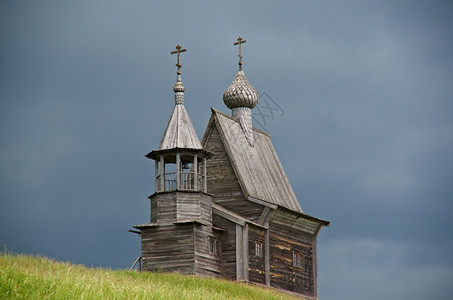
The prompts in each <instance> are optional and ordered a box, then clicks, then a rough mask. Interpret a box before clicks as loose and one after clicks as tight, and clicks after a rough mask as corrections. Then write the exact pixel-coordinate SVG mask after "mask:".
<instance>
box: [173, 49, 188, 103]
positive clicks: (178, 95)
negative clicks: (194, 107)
mask: <svg viewBox="0 0 453 300" xmlns="http://www.w3.org/2000/svg"><path fill="white" fill-rule="evenodd" d="M181 48H182V47H181V45H179V44H178V45H176V50H175V51H171V52H170V53H171V54H177V61H176V67H178V70H177V71H176V74H177V78H176V83H175V86H174V87H173V91H174V92H175V103H176V104H184V91H185V89H186V88H185V87H184V85H183V84H182V80H181V57H180V55H181V53H183V52H186V51H187V49H181Z"/></svg>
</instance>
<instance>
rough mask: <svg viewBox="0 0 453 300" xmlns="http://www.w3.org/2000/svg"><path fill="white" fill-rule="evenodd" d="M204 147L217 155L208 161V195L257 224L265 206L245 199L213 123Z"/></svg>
mask: <svg viewBox="0 0 453 300" xmlns="http://www.w3.org/2000/svg"><path fill="white" fill-rule="evenodd" d="M204 147H205V149H206V150H208V151H211V152H213V153H214V154H215V155H214V156H213V157H211V158H210V159H209V160H207V178H208V181H207V185H208V193H210V194H213V195H214V198H213V201H214V202H215V203H217V204H219V205H221V206H223V207H225V208H226V209H229V210H231V211H234V212H235V213H237V214H238V215H240V216H242V217H244V218H247V219H249V220H251V221H254V222H256V221H257V220H258V218H259V217H260V215H261V213H262V211H263V206H261V205H258V204H255V203H253V202H250V201H248V200H246V199H245V196H244V194H243V192H242V189H241V186H240V184H239V181H238V179H237V177H236V174H235V173H234V169H233V167H232V165H231V162H230V159H229V158H228V155H227V152H226V150H225V147H224V145H223V142H222V140H221V138H220V133H219V131H218V130H217V128H216V126H215V120H214V121H213V122H212V124H211V127H210V129H209V132H208V135H207V136H206V139H205V144H204Z"/></svg>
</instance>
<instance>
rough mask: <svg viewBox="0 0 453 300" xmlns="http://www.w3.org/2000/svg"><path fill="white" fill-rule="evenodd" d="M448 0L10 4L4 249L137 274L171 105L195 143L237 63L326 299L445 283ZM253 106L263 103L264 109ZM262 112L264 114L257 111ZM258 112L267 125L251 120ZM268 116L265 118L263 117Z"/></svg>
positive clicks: (1, 82)
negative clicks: (311, 231) (155, 158)
mask: <svg viewBox="0 0 453 300" xmlns="http://www.w3.org/2000/svg"><path fill="white" fill-rule="evenodd" d="M452 28H453V2H452V1H341V2H340V1H289V2H283V3H282V2H278V3H277V2H269V3H266V2H262V1H249V2H243V1H228V2H225V3H222V4H219V3H215V2H213V1H191V2H190V3H189V1H186V2H185V1H167V2H163V1H162V2H157V1H56V0H55V1H17V0H15V1H2V3H1V4H0V34H1V45H0V100H1V101H0V114H1V115H0V136H1V140H0V191H1V197H0V243H1V244H5V245H6V247H7V248H8V249H11V250H13V251H16V252H26V253H34V254H42V255H46V256H50V257H55V258H57V259H61V260H70V261H72V262H75V263H80V264H86V265H88V266H104V267H112V268H126V267H129V266H130V265H131V264H132V263H133V261H134V260H135V258H136V257H137V256H138V255H139V254H140V247H139V239H138V237H136V236H134V235H133V234H131V233H128V232H127V230H128V229H130V228H131V226H132V225H135V224H141V223H145V222H147V221H148V220H149V209H150V208H149V202H148V199H147V196H148V195H150V194H151V193H152V192H153V190H154V186H153V174H154V165H153V163H152V162H151V161H148V160H147V159H146V158H145V157H144V155H145V154H146V153H148V152H149V151H150V150H151V149H154V148H157V147H158V145H159V142H160V139H161V137H162V135H163V132H164V130H165V126H166V125H167V122H168V119H169V117H170V114H171V110H172V107H173V105H174V100H173V91H172V87H173V84H174V82H175V79H176V75H175V71H176V68H175V66H174V64H175V57H174V56H172V55H170V51H172V50H174V47H175V46H176V44H178V43H180V44H181V45H183V47H185V48H187V49H188V52H187V53H185V54H184V55H183V57H182V64H183V69H182V71H183V82H184V85H185V86H186V93H185V99H186V102H185V103H186V108H187V110H188V112H189V115H190V117H191V119H192V122H193V123H194V126H195V129H196V130H197V133H198V135H199V137H200V138H201V136H202V135H203V132H204V129H205V126H206V125H207V122H208V119H209V116H210V109H209V108H210V107H211V106H212V107H215V108H217V109H219V110H221V111H224V112H227V113H229V110H228V108H226V107H225V106H224V104H223V101H222V95H223V92H224V90H225V89H226V88H227V87H228V85H229V84H230V83H231V82H232V80H233V78H234V76H235V74H236V72H237V49H236V47H234V46H233V43H234V42H235V40H236V39H237V37H238V36H242V37H244V38H245V39H246V40H247V43H246V44H245V45H244V46H243V56H244V59H243V62H244V71H245V73H246V74H247V77H248V79H249V80H250V82H251V83H252V84H253V85H254V86H255V87H256V88H257V90H258V91H259V92H260V94H261V93H263V92H266V95H267V97H268V98H267V100H268V104H269V105H270V106H271V107H273V108H276V109H277V108H278V111H275V112H276V114H275V115H274V116H270V111H269V110H268V109H266V106H265V105H264V102H263V101H261V103H260V104H259V105H258V107H257V108H255V110H254V113H255V125H256V126H258V123H260V124H261V125H262V126H261V128H260V129H264V130H266V131H268V132H270V133H271V135H272V141H273V143H274V146H275V148H276V150H277V152H278V154H279V157H280V160H281V162H282V164H283V166H284V168H285V170H286V173H287V175H288V177H289V179H290V181H291V183H292V185H293V188H294V190H295V192H296V195H297V196H298V199H299V201H300V203H301V206H302V209H303V210H304V212H305V213H308V214H311V215H313V216H316V217H320V218H324V219H328V220H330V221H331V222H332V225H331V227H330V228H327V229H325V230H323V231H322V232H321V234H320V237H319V245H318V247H319V257H318V260H319V287H320V297H321V298H322V299H333V300H339V299H340V300H341V299H347V300H355V299H369V300H374V299H376V300H377V299H384V298H385V299H398V300H406V299H410V300H414V299H438V300H442V299H445V300H446V299H450V298H451V294H452V293H453V285H452V284H451V283H452V282H453V256H452V254H451V252H452V250H451V249H452V248H453V235H452V234H451V232H452V229H453V221H452V211H453V184H452V181H453V180H452V178H453V38H452V36H453V29H452ZM259 109H260V111H258V110H259ZM257 111H258V114H257ZM259 112H261V114H263V115H264V114H267V115H269V116H268V117H264V119H263V116H260V115H259ZM264 122H265V124H264Z"/></svg>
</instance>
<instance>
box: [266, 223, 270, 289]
mask: <svg viewBox="0 0 453 300" xmlns="http://www.w3.org/2000/svg"><path fill="white" fill-rule="evenodd" d="M264 239H265V240H264V282H265V284H266V285H267V286H270V285H271V265H270V252H269V251H270V248H271V247H270V245H269V229H267V230H266V232H265V233H264Z"/></svg>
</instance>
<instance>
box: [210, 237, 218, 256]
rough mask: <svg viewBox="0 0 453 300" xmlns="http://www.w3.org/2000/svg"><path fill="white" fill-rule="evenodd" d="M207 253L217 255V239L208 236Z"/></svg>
mask: <svg viewBox="0 0 453 300" xmlns="http://www.w3.org/2000/svg"><path fill="white" fill-rule="evenodd" d="M209 254H211V255H217V239H216V238H213V237H210V238H209Z"/></svg>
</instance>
